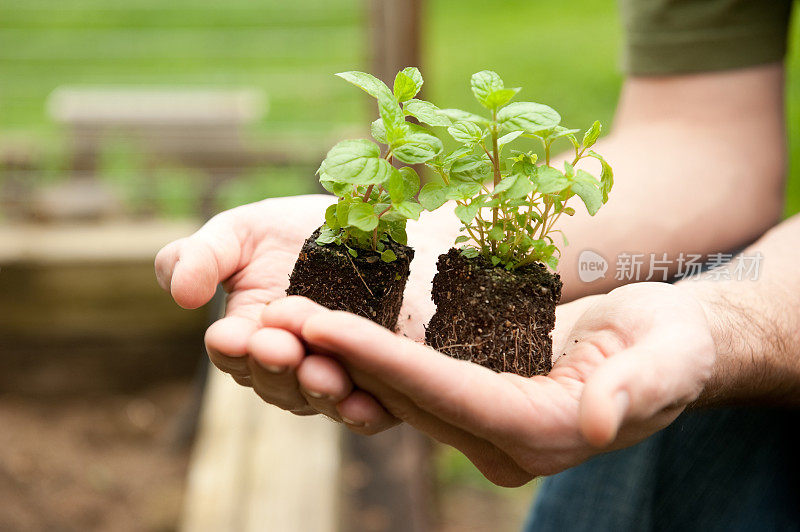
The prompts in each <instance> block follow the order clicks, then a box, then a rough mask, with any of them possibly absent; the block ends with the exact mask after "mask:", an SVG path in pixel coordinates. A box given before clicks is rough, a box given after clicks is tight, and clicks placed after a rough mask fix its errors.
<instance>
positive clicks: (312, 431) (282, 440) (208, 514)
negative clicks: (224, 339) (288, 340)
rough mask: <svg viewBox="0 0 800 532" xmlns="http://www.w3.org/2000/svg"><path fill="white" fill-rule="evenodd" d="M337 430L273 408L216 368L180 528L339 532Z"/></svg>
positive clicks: (210, 531)
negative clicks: (337, 528) (337, 510)
mask: <svg viewBox="0 0 800 532" xmlns="http://www.w3.org/2000/svg"><path fill="white" fill-rule="evenodd" d="M338 430H339V429H338V427H337V426H336V425H335V424H334V423H330V422H326V421H324V420H322V419H320V418H319V417H310V418H305V417H298V416H294V415H292V414H289V413H287V412H283V411H281V410H279V409H277V408H275V407H272V406H270V405H267V404H265V403H264V402H263V401H262V400H261V399H259V398H258V396H256V395H255V393H254V392H253V391H252V390H251V389H249V388H243V387H241V386H239V385H238V384H236V383H234V382H233V380H232V379H231V378H230V377H229V376H227V375H224V374H222V373H221V372H219V371H218V370H216V369H215V368H212V369H211V374H210V379H209V382H208V385H207V387H206V394H205V399H204V403H203V412H202V417H201V420H200V431H199V435H198V438H197V440H196V443H195V448H194V452H193V456H192V461H191V465H190V471H189V479H188V487H187V493H186V498H185V507H184V516H183V522H182V526H181V529H182V530H183V531H185V532H206V531H207V532H218V531H220V530H231V531H234V530H235V531H237V532H256V531H269V532H297V531H308V532H334V531H335V529H336V493H337V491H336V488H337V478H338V476H337V474H338V469H339V459H338V455H339V446H338Z"/></svg>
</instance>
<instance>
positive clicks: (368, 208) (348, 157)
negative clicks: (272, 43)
mask: <svg viewBox="0 0 800 532" xmlns="http://www.w3.org/2000/svg"><path fill="white" fill-rule="evenodd" d="M337 76H339V77H340V78H343V79H344V80H346V81H349V82H350V83H352V84H353V85H356V86H357V87H360V88H361V89H363V90H364V91H366V92H367V93H368V94H370V95H372V96H373V97H375V99H376V100H377V103H378V113H379V115H380V116H379V118H378V119H377V120H375V121H374V122H372V126H371V132H372V137H373V138H374V139H375V141H377V144H376V143H375V142H372V141H370V140H367V139H358V140H344V141H342V142H340V143H338V144H336V145H335V146H334V147H333V148H331V150H330V151H329V152H328V155H327V157H326V158H325V160H324V161H323V162H322V165H321V166H320V167H319V170H318V171H317V173H318V174H319V180H320V183H321V184H322V186H323V187H325V189H326V190H328V191H329V192H331V193H333V194H335V195H336V196H337V197H338V198H339V201H338V202H337V203H336V204H335V205H331V206H330V207H329V208H328V210H327V211H326V212H325V225H324V226H323V227H322V230H321V232H320V235H319V237H318V238H317V244H320V245H325V244H331V243H335V244H339V245H343V246H345V247H346V248H347V250H348V252H349V253H350V254H351V255H352V256H354V257H355V256H357V255H358V251H357V250H372V251H376V252H378V253H380V254H381V259H382V260H383V261H385V262H391V261H393V260H395V258H396V256H395V254H394V252H393V251H392V250H391V249H390V248H388V247H387V246H386V243H387V241H388V239H389V238H391V239H392V240H394V241H395V242H397V243H398V244H404V245H405V244H406V241H407V237H406V222H407V221H408V220H416V219H418V218H419V215H420V212H421V211H422V206H421V205H420V204H419V203H418V202H417V200H416V199H415V196H416V195H417V193H418V192H419V190H420V180H419V176H418V175H417V172H416V171H415V170H414V169H413V168H412V167H411V166H404V165H415V164H422V163H427V162H429V161H431V160H432V159H433V158H434V157H437V156H438V155H439V154H440V153H441V152H442V149H443V147H442V141H441V140H439V138H438V137H436V136H435V135H433V134H432V133H431V131H430V130H429V129H428V128H427V127H425V125H427V126H444V127H450V126H452V125H453V124H452V121H451V120H450V119H449V118H448V117H447V116H445V115H443V114H442V113H441V111H440V110H439V109H438V108H437V107H436V106H435V105H433V104H432V103H430V102H426V101H424V100H418V99H415V98H414V97H415V96H416V95H417V93H419V90H420V89H421V88H422V83H423V80H422V75H421V74H420V72H419V70H417V69H416V68H414V67H408V68H404V69H403V70H401V71H400V72H399V73H398V74H397V76H396V77H395V80H394V90H390V89H389V87H387V86H386V84H384V83H383V82H382V81H380V80H379V79H377V78H375V77H374V76H371V75H370V74H366V73H364V72H342V73H340V74H337ZM409 116H411V117H414V118H415V119H417V120H418V121H419V122H420V124H423V125H419V124H415V123H412V122H409V121H407V117H409Z"/></svg>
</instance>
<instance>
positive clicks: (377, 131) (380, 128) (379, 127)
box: [369, 118, 389, 144]
mask: <svg viewBox="0 0 800 532" xmlns="http://www.w3.org/2000/svg"><path fill="white" fill-rule="evenodd" d="M369 129H370V132H371V133H372V138H374V139H375V140H377V141H378V142H380V143H381V144H389V143H388V142H387V141H386V126H384V125H383V118H378V119H377V120H375V121H374V122H372V124H370V126H369Z"/></svg>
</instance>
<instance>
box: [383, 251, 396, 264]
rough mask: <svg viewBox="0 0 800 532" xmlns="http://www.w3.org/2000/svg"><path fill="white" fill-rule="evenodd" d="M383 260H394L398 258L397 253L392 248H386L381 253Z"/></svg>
mask: <svg viewBox="0 0 800 532" xmlns="http://www.w3.org/2000/svg"><path fill="white" fill-rule="evenodd" d="M381 260H382V261H383V262H392V261H393V260H397V255H395V254H394V251H392V250H391V249H385V250H383V253H381Z"/></svg>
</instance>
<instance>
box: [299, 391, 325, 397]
mask: <svg viewBox="0 0 800 532" xmlns="http://www.w3.org/2000/svg"><path fill="white" fill-rule="evenodd" d="M303 391H304V392H305V393H306V394H307V395H308V396H310V397H313V398H314V399H327V398H328V396H327V395H326V394H324V393H320V392H315V391H312V390H303Z"/></svg>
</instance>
